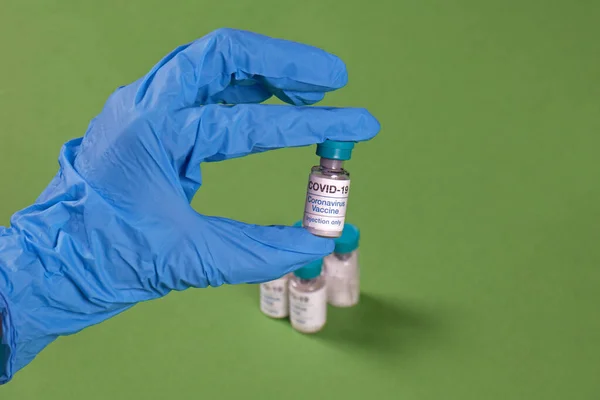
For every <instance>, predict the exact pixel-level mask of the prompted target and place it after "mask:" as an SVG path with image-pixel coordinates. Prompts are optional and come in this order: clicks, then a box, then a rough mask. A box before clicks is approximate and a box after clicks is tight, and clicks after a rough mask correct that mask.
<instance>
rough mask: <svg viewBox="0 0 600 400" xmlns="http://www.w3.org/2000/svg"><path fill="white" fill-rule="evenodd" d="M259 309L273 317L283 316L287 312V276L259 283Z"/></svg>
mask: <svg viewBox="0 0 600 400" xmlns="http://www.w3.org/2000/svg"><path fill="white" fill-rule="evenodd" d="M260 309H261V311H262V312H263V313H265V314H266V315H268V316H270V317H273V318H284V317H287V316H288V314H289V303H288V278H287V276H286V277H284V278H279V279H276V280H274V281H271V282H266V283H261V284H260Z"/></svg>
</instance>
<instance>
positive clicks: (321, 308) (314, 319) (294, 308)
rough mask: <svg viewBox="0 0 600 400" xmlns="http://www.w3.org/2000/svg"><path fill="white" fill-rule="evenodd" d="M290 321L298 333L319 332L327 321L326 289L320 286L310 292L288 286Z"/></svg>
mask: <svg viewBox="0 0 600 400" xmlns="http://www.w3.org/2000/svg"><path fill="white" fill-rule="evenodd" d="M289 290H290V320H291V322H292V327H293V328H294V329H296V330H298V331H300V332H304V333H315V332H318V331H320V330H321V329H322V328H323V326H324V325H325V322H326V321H327V288H326V287H325V285H322V286H321V287H320V288H319V289H317V290H315V291H311V292H307V291H302V290H298V288H296V287H294V285H290V289H289Z"/></svg>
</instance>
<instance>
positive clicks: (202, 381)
mask: <svg viewBox="0 0 600 400" xmlns="http://www.w3.org/2000/svg"><path fill="white" fill-rule="evenodd" d="M599 20H600V3H599V2H598V1H583V0H580V1H571V2H568V1H533V0H530V1H517V0H514V1H475V0H472V1H470V0H429V1H423V0H419V1H416V0H415V1H395V0H387V1H385V0H371V1H362V0H361V1H358V0H356V1H349V0H345V1H341V0H338V1H326V0H319V1H316V0H315V1H306V0H305V1H298V2H290V1H282V0H254V1H252V2H250V1H222V2H216V1H206V0H188V1H182V0H171V1H156V0H128V1H117V0H110V1H94V2H92V1H87V2H83V1H75V0H69V1H67V0H63V1H58V0H54V1H52V0H45V1H42V0H0V52H1V53H0V138H1V140H0V160H1V161H0V162H1V165H2V169H1V170H0V176H1V182H2V186H1V189H0V193H1V194H2V196H1V200H0V223H2V224H4V225H6V224H8V222H9V218H10V215H11V214H12V213H13V212H15V211H16V210H18V209H21V208H23V207H25V206H27V205H29V204H31V202H32V201H34V199H35V198H36V197H37V196H38V195H39V193H40V192H41V191H42V190H43V189H44V187H45V186H46V184H47V183H48V182H49V181H50V179H51V177H52V176H53V175H54V174H55V172H56V170H57V156H58V151H59V149H60V146H61V145H62V144H63V143H64V142H65V141H67V140H69V139H70V138H73V137H78V136H81V135H82V134H83V133H84V131H85V129H86V127H87V124H88V122H89V120H90V119H91V118H92V117H94V116H95V115H96V114H97V113H98V112H99V111H100V109H101V107H102V105H103V103H104V101H105V100H106V98H107V96H108V95H109V94H110V93H111V92H112V91H113V90H114V89H115V88H116V87H117V86H119V85H122V84H126V83H129V82H131V81H133V80H135V79H137V78H138V77H140V76H141V75H143V74H144V73H145V72H146V71H148V70H149V69H150V68H151V67H152V65H153V64H154V63H156V62H157V61H158V60H159V59H160V58H161V57H162V56H163V55H164V54H166V53H167V52H169V51H170V50H172V49H173V48H174V47H176V46H177V45H179V44H182V43H185V42H189V41H191V40H193V39H195V38H197V37H200V36H203V35H205V34H207V33H208V32H210V31H212V30H214V29H216V28H219V27H223V26H227V27H234V28H242V29H248V30H253V31H257V32H260V33H263V34H267V35H271V36H277V37H282V38H286V39H291V40H296V41H302V42H306V43H309V44H312V45H316V46H319V47H322V48H324V49H326V50H328V51H331V52H333V53H335V54H337V55H339V56H340V57H341V58H342V59H343V60H344V61H345V62H346V63H347V65H348V70H349V76H350V82H349V84H348V86H347V87H346V88H344V89H343V90H341V91H339V92H337V93H333V94H331V95H329V96H328V97H327V99H326V100H325V101H324V102H323V104H326V105H334V106H364V107H367V108H368V109H369V110H370V111H371V112H373V114H375V115H376V116H377V118H378V119H379V120H380V122H381V124H382V131H381V134H380V135H379V136H378V137H377V138H376V139H375V140H373V141H371V142H368V143H365V144H361V145H359V146H357V148H356V151H355V155H354V158H353V160H352V161H350V162H349V163H348V165H347V166H348V169H349V170H350V171H351V173H352V174H353V189H352V196H351V199H350V207H349V215H348V218H349V221H351V222H354V223H356V224H357V225H359V226H360V227H361V229H362V231H363V237H364V240H363V242H362V246H361V249H362V256H361V257H362V258H361V261H362V264H361V265H362V270H363V278H362V293H363V297H362V303H361V304H360V306H358V307H357V308H355V309H349V310H341V309H331V308H330V318H329V321H328V326H327V328H326V329H325V330H324V331H323V332H322V333H321V334H319V335H316V336H303V335H300V334H298V333H296V332H294V331H293V330H292V329H291V328H290V327H289V325H288V324H287V323H284V322H276V321H272V320H269V319H267V318H266V317H263V316H262V315H261V314H260V312H259V309H258V298H257V288H256V287H254V286H238V287H222V288H217V289H205V290H193V291H187V292H183V293H174V294H172V295H169V296H167V297H166V298H164V299H161V300H157V301H153V302H149V303H144V304H140V305H139V306H137V307H135V308H133V309H132V310H131V311H128V312H126V313H124V314H121V315H119V316H117V317H116V318H114V319H112V320H109V321H107V322H106V323H103V324H101V325H98V326H94V327H92V328H89V329H87V330H85V331H83V332H81V333H80V334H77V335H74V336H70V337H65V338H61V339H59V340H58V341H56V342H55V343H54V344H52V345H51V346H49V347H48V348H47V349H46V350H45V351H44V352H42V353H41V354H40V355H39V357H38V358H37V359H36V360H35V361H34V362H33V363H32V364H30V366H29V367H27V368H26V369H24V370H23V371H21V372H20V373H19V374H17V376H16V377H15V379H14V380H13V382H11V383H10V384H9V385H6V386H3V387H0V398H2V399H3V400H4V399H6V400H29V399H44V400H54V399H61V400H70V399H77V400H81V399H108V398H114V399H175V398H181V399H212V398H214V399H231V398H242V399H290V400H294V399H302V400H306V399H310V398H317V399H343V398H344V399H345V398H373V399H408V400H411V399H436V400H441V399H444V400H446V399H477V400H487V399H489V400H495V399H498V400H500V399H502V400H506V399H545V400H548V399H561V400H564V399H590V400H592V399H594V400H596V399H598V398H600V379H598V373H599V370H600V314H599V313H598V307H599V304H600V291H599V289H598V287H599V283H600V273H599V266H600V246H599V239H600V228H599V226H600V224H599V222H598V221H599V219H600V157H599V156H598V153H599V150H600V139H599V131H600V72H599V71H600V45H599V40H600V24H599V23H598V21H599ZM315 161H316V157H315V156H314V148H301V149H291V150H281V151H276V152H272V153H267V154H261V155H256V156H251V157H247V158H244V159H239V160H233V161H228V162H225V163H219V164H212V165H207V166H205V167H204V170H203V171H204V178H205V185H204V187H203V188H202V189H201V191H200V192H199V195H198V196H197V197H196V198H195V199H194V202H193V205H194V207H195V208H197V209H198V210H199V211H201V212H206V213H210V214H215V215H223V216H227V217H231V218H237V219H241V220H244V221H247V222H254V223H262V224H271V223H286V224H287V223H292V222H294V221H295V220H296V219H298V218H299V217H300V213H301V210H302V207H303V200H304V190H305V185H306V179H307V174H308V171H309V168H310V166H311V165H313V163H315ZM259 176H260V177H262V178H263V179H266V180H269V181H272V182H278V183H279V184H280V185H281V189H282V190H281V191H280V192H279V193H277V196H276V197H275V198H274V199H273V201H272V202H271V203H270V204H268V205H267V206H265V205H261V203H260V201H261V200H262V199H261V195H260V193H258V192H256V191H254V190H252V182H253V180H254V179H256V178H257V177H259ZM367 183H368V187H367ZM240 194H241V195H240ZM240 198H243V199H244V201H245V203H244V206H241V207H240V206H234V204H237V201H238V200H239V199H240Z"/></svg>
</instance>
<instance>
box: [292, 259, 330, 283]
mask: <svg viewBox="0 0 600 400" xmlns="http://www.w3.org/2000/svg"><path fill="white" fill-rule="evenodd" d="M322 269H323V259H322V258H320V259H318V260H316V261H313V262H311V263H310V264H307V265H305V266H304V267H302V268H300V269H298V270H296V271H295V272H294V275H296V276H297V277H298V278H300V279H314V278H316V277H318V276H319V275H321V270H322Z"/></svg>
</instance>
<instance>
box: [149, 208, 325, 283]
mask: <svg viewBox="0 0 600 400" xmlns="http://www.w3.org/2000/svg"><path fill="white" fill-rule="evenodd" d="M196 222H197V223H195V224H194V225H195V226H194V228H193V230H194V231H195V232H196V233H195V234H194V235H193V238H192V239H190V240H185V241H183V242H181V243H180V245H179V246H178V247H179V248H178V249H176V252H175V253H174V254H177V256H175V257H176V259H171V260H170V262H168V265H169V267H168V269H169V270H170V271H168V273H163V274H160V275H162V279H160V280H161V281H162V282H161V284H162V285H161V286H163V287H164V286H166V287H168V288H169V289H175V290H182V289H185V288H186V287H190V286H192V287H206V286H213V287H214V286H220V285H222V284H239V283H262V282H268V281H271V280H273V279H277V278H280V277H282V276H284V275H286V274H288V273H290V272H293V271H295V270H297V269H298V268H300V267H302V266H304V265H306V264H308V263H310V262H312V261H315V260H318V259H319V258H322V257H325V256H326V255H328V254H330V253H331V252H332V251H333V249H334V241H333V240H332V239H326V238H321V237H317V236H314V235H312V234H311V233H309V232H308V231H307V230H306V229H304V228H301V227H289V226H260V225H252V224H245V223H243V222H239V221H233V220H230V219H226V218H217V217H206V216H200V215H198V219H197V220H196ZM186 254H187V255H186ZM184 260H185V261H184ZM190 263H192V264H193V265H190ZM163 272H167V271H163Z"/></svg>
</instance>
